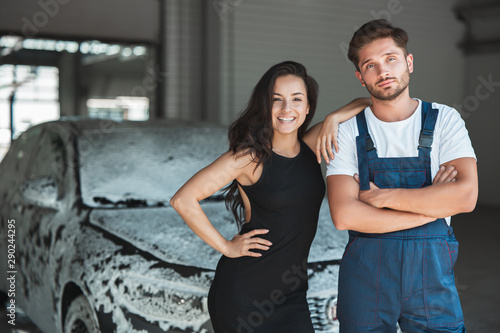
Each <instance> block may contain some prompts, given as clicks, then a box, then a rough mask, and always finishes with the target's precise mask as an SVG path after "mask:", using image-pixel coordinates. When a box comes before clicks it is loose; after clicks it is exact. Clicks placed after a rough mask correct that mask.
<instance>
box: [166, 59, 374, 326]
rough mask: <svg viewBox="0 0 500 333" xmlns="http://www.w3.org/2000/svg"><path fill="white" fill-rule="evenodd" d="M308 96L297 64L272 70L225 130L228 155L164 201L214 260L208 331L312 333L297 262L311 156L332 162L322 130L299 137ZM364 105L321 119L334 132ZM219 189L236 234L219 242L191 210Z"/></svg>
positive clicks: (305, 243) (312, 87)
mask: <svg viewBox="0 0 500 333" xmlns="http://www.w3.org/2000/svg"><path fill="white" fill-rule="evenodd" d="M317 95H318V85H317V83H316V81H315V80H314V79H313V78H312V77H310V76H309V75H308V74H307V72H306V69H305V68H304V66H302V65H301V64H299V63H296V62H292V61H286V62H283V63H280V64H277V65H275V66H273V67H271V68H270V69H269V70H268V71H267V72H266V73H265V74H264V75H263V77H262V78H261V79H260V80H259V82H258V83H257V85H256V87H255V88H254V90H253V93H252V96H251V98H250V101H249V103H248V106H247V107H246V109H245V110H244V112H243V113H242V115H241V116H240V117H239V118H238V119H237V120H236V121H235V122H234V123H233V124H232V125H231V127H230V129H229V151H228V152H226V153H225V154H223V155H222V156H221V157H219V158H218V159H217V160H216V161H215V162H213V163H212V164H210V165H209V166H207V167H206V168H204V169H203V170H201V171H199V172H198V173H197V174H196V175H194V176H193V177H192V178H191V179H190V180H189V181H188V182H187V183H186V184H185V185H184V186H183V187H182V188H181V189H179V191H178V192H177V193H176V194H175V195H174V197H173V198H172V200H171V205H172V206H173V207H174V209H175V210H176V211H177V212H178V213H179V214H180V215H181V217H182V218H183V219H184V221H185V222H186V223H187V224H188V226H189V227H190V228H191V229H192V230H193V231H194V232H195V233H196V234H197V235H198V236H199V237H200V238H201V239H203V240H204V241H205V242H206V243H207V244H208V245H210V246H212V247H213V248H214V249H216V250H217V251H219V252H220V253H222V254H223V256H222V258H221V259H220V261H219V264H218V266H217V270H216V273H215V278H214V281H213V284H212V287H211V289H210V292H209V311H210V317H211V320H212V324H213V326H214V329H215V332H217V333H219V332H220V333H224V332H228V333H229V332H249V331H252V332H272V333H277V332H303V333H307V332H314V329H313V326H312V323H311V319H310V313H309V309H308V305H307V300H306V291H307V270H306V264H307V257H308V254H309V248H310V245H311V242H312V240H313V238H314V235H315V232H316V226H317V221H318V214H319V208H320V205H321V201H322V199H323V197H324V192H325V185H324V181H323V177H322V173H321V169H320V166H319V164H318V163H317V158H316V155H315V154H314V152H313V149H316V150H317V151H318V156H320V155H319V150H320V148H321V150H322V151H323V156H324V157H325V159H327V158H328V157H327V156H330V157H332V155H331V148H329V150H330V151H329V152H328V151H327V148H326V146H329V145H330V144H329V142H328V141H329V139H326V140H325V139H324V138H325V137H328V136H327V135H323V136H322V139H321V140H317V137H318V133H319V132H320V128H321V125H316V126H314V127H313V128H312V129H311V130H309V131H306V129H307V126H308V125H309V124H310V122H311V119H312V118H313V116H314V113H315V110H316V103H317ZM367 104H368V103H367V102H366V99H363V100H358V101H354V102H353V103H351V104H350V105H349V106H347V107H344V108H343V109H342V111H343V112H341V113H340V116H339V115H335V116H331V117H330V116H329V119H328V126H326V127H328V128H336V124H337V123H338V122H337V119H336V117H340V118H344V119H340V120H347V119H348V118H350V117H352V116H353V115H354V114H356V113H357V112H359V111H360V110H361V109H363V108H364V107H365V106H366V105H367ZM317 142H318V143H317ZM327 142H328V144H326V143H327ZM316 146H317V147H316ZM318 158H319V157H318ZM228 183H231V184H230V185H229V186H228V187H227V189H226V190H227V196H226V204H228V206H229V207H231V210H232V212H233V214H234V216H235V218H236V220H237V221H238V223H239V224H240V226H241V231H240V233H239V234H237V235H236V236H234V237H233V239H231V240H226V239H225V238H224V237H222V236H221V235H220V233H219V232H218V231H217V230H216V229H215V228H214V227H213V226H212V224H211V223H210V221H209V220H208V218H207V216H206V215H205V214H204V213H203V211H202V209H201V207H200V205H199V201H201V200H203V199H205V198H207V197H209V196H210V195H212V194H213V193H215V192H216V191H218V190H220V189H221V188H223V187H224V186H225V185H226V184H228Z"/></svg>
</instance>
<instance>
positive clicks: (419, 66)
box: [221, 0, 465, 122]
mask: <svg viewBox="0 0 500 333" xmlns="http://www.w3.org/2000/svg"><path fill="white" fill-rule="evenodd" d="M230 3H233V4H234V6H233V7H232V8H230V9H228V10H226V13H225V17H224V20H225V22H223V24H222V26H223V29H225V30H230V31H224V34H225V35H229V36H230V37H231V38H226V39H225V40H224V45H223V47H224V48H225V49H224V52H223V54H226V55H227V56H226V58H225V59H224V60H225V61H224V62H223V70H224V71H225V73H226V77H225V80H228V81H232V82H234V84H231V85H226V86H224V89H223V92H222V94H223V96H224V97H223V99H222V100H223V103H225V105H224V108H223V109H224V110H227V111H226V113H224V114H222V115H221V120H222V121H223V122H229V121H231V120H232V119H233V118H234V116H235V115H236V114H238V113H239V112H240V111H241V109H242V108H243V107H244V105H245V103H246V102H247V100H248V98H249V96H250V92H251V90H252V88H253V86H254V85H255V84H256V83H257V80H258V79H259V77H260V76H261V75H262V74H263V73H264V71H265V70H266V69H267V68H269V67H270V66H271V65H273V64H275V63H278V62H280V61H283V60H295V61H299V62H302V63H303V64H304V65H306V67H307V68H308V70H309V72H310V73H311V74H312V75H313V76H314V77H315V78H316V80H317V81H318V82H319V84H320V97H319V104H318V113H317V119H316V121H319V120H321V119H322V118H323V117H324V116H325V115H326V114H327V113H328V112H330V111H331V110H333V109H335V108H337V107H339V106H341V105H343V104H345V103H347V102H348V101H350V100H351V99H353V98H355V97H358V96H368V94H367V92H366V90H365V88H363V87H362V86H361V85H360V84H359V81H358V80H357V79H356V77H355V75H354V71H355V69H354V66H353V65H352V63H350V62H349V61H348V60H347V57H346V52H347V47H348V43H349V41H350V39H351V37H352V34H353V32H354V31H355V30H356V29H357V28H359V27H360V26H361V25H362V24H363V23H365V22H367V21H369V20H371V19H374V18H386V19H389V20H390V21H391V22H392V23H394V24H395V25H398V26H401V27H403V28H404V29H405V30H407V32H408V33H409V35H410V42H409V44H408V47H409V51H410V52H411V53H413V55H414V59H415V60H414V61H415V72H414V74H413V75H412V76H411V95H412V96H414V97H419V98H422V99H425V100H428V101H439V102H441V103H445V104H452V103H453V102H455V101H457V100H460V99H461V97H462V94H463V85H464V80H465V77H464V75H463V73H462V72H461V71H460V70H457V69H462V68H464V66H465V58H464V56H463V54H462V53H461V52H460V50H459V49H458V47H457V43H458V42H459V40H460V39H461V38H462V35H463V31H464V27H463V25H462V24H461V23H460V22H458V20H457V19H456V18H455V16H454V14H453V11H452V8H453V5H454V0H443V1H439V2H436V1H433V0H422V1H418V2H417V1H410V0H369V1H368V0H364V1H363V0H358V1H347V0H344V1H330V0H315V1H311V0H296V1H282V0H251V1H250V0H247V1H242V0H241V1H230ZM228 54H230V55H228ZM231 56H232V57H233V59H230V58H231ZM228 73H230V74H228Z"/></svg>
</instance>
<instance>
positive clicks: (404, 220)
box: [330, 199, 434, 233]
mask: <svg viewBox="0 0 500 333" xmlns="http://www.w3.org/2000/svg"><path fill="white" fill-rule="evenodd" d="M335 206H336V208H335ZM330 211H331V212H332V220H333V223H334V224H335V226H336V227H337V229H339V230H354V231H359V232H364V233H386V232H393V231H399V230H406V229H411V228H415V227H418V226H421V225H423V224H426V223H428V222H432V221H433V220H434V218H431V217H428V216H424V215H421V214H415V213H409V212H403V211H397V210H391V209H384V208H376V207H373V206H370V205H368V204H366V203H364V202H361V201H358V200H356V199H352V200H349V201H347V200H346V201H345V202H335V203H333V207H332V206H330Z"/></svg>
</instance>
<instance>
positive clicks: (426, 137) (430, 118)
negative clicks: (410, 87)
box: [418, 101, 439, 157]
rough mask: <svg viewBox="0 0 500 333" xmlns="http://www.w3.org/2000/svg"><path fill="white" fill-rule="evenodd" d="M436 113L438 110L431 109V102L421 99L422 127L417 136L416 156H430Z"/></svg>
mask: <svg viewBox="0 0 500 333" xmlns="http://www.w3.org/2000/svg"><path fill="white" fill-rule="evenodd" d="M438 113H439V110H438V109H433V108H432V104H431V103H428V102H424V101H422V129H421V130H420V136H419V138H418V156H421V157H423V156H426V157H429V156H430V153H431V149H432V141H433V140H434V128H435V127H436V120H437V116H438Z"/></svg>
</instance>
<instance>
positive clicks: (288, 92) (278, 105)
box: [272, 75, 309, 135]
mask: <svg viewBox="0 0 500 333" xmlns="http://www.w3.org/2000/svg"><path fill="white" fill-rule="evenodd" d="M308 113H309V101H308V100H307V89H306V85H305V83H304V81H303V80H302V79H301V78H299V77H297V76H295V75H285V76H280V77H278V78H277V79H276V81H275V82H274V89H273V96H272V124H273V130H274V135H277V134H292V133H296V132H297V131H298V129H299V128H300V126H302V124H303V123H304V121H305V120H306V115H307V114H308Z"/></svg>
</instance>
